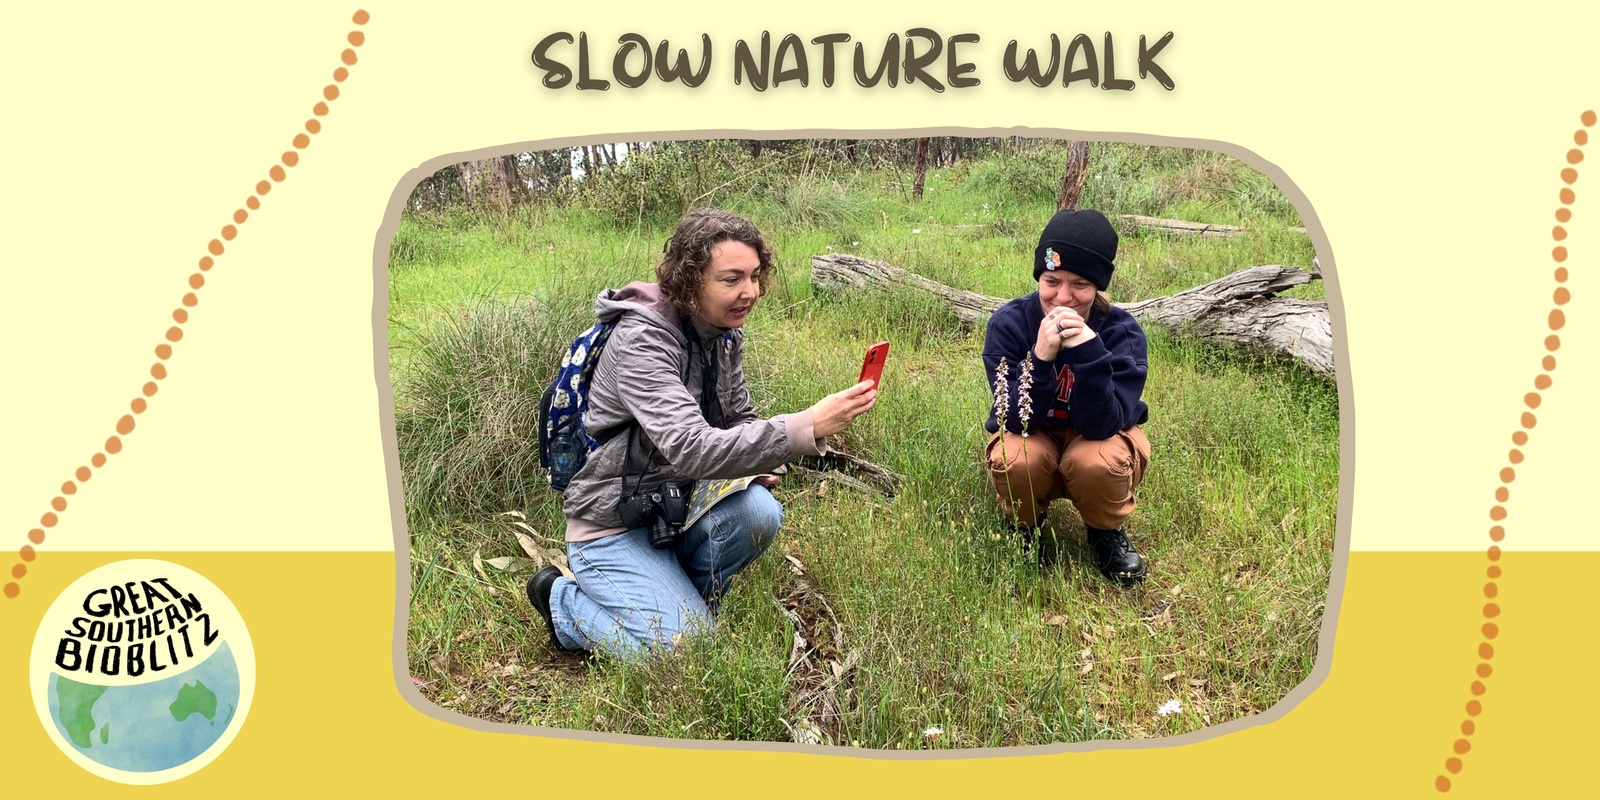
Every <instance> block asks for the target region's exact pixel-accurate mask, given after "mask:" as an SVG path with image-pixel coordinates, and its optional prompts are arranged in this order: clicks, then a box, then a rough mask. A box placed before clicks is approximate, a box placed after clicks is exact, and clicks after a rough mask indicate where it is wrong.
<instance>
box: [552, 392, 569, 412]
mask: <svg viewBox="0 0 1600 800" xmlns="http://www.w3.org/2000/svg"><path fill="white" fill-rule="evenodd" d="M551 402H553V403H554V404H555V407H556V408H566V407H567V406H570V405H572V396H571V395H569V394H567V392H566V390H565V389H557V390H556V395H555V397H554V398H552V399H551Z"/></svg>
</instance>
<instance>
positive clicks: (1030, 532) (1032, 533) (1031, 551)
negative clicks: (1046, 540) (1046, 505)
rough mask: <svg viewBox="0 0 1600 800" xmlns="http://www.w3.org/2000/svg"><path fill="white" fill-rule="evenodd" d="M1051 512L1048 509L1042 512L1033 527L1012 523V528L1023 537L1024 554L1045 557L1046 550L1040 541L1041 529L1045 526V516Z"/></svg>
mask: <svg viewBox="0 0 1600 800" xmlns="http://www.w3.org/2000/svg"><path fill="white" fill-rule="evenodd" d="M1049 514H1050V511H1049V510H1048V509H1046V510H1045V513H1043V514H1040V515H1039V518H1038V519H1036V520H1034V521H1033V527H1031V528H1030V527H1026V526H1023V525H1018V524H1016V523H1012V525H1011V529H1012V530H1014V531H1016V532H1017V535H1018V536H1020V537H1022V554H1023V555H1025V556H1027V555H1032V556H1033V557H1035V558H1042V557H1043V554H1044V551H1043V548H1042V547H1040V544H1041V543H1040V541H1039V531H1040V530H1042V529H1043V528H1044V518H1045V517H1047V516H1049Z"/></svg>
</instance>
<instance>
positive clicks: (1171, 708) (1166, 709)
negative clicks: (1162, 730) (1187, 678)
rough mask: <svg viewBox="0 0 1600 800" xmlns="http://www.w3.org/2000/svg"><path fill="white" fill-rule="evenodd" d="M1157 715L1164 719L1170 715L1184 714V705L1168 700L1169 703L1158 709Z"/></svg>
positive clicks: (1174, 700)
mask: <svg viewBox="0 0 1600 800" xmlns="http://www.w3.org/2000/svg"><path fill="white" fill-rule="evenodd" d="M1156 713H1157V714H1160V715H1161V716H1163V717H1165V716H1168V715H1170V714H1182V713H1183V704H1182V703H1180V702H1178V701H1177V700H1176V699H1173V700H1168V701H1167V702H1165V703H1162V704H1161V707H1160V708H1158V709H1156Z"/></svg>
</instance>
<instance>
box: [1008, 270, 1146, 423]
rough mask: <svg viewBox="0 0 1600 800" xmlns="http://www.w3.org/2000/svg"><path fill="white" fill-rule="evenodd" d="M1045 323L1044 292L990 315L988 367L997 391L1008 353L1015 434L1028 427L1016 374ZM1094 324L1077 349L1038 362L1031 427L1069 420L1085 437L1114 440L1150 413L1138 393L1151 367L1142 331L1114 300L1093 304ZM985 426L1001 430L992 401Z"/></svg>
mask: <svg viewBox="0 0 1600 800" xmlns="http://www.w3.org/2000/svg"><path fill="white" fill-rule="evenodd" d="M1043 322H1044V309H1043V308H1042V307H1041V306H1040V305H1039V293H1038V292H1034V293H1032V294H1030V295H1028V296H1026V297H1019V298H1017V299H1015V300H1012V301H1010V302H1008V303H1006V304H1005V305H1003V306H1001V307H1000V309H999V310H998V311H996V312H994V315H993V316H991V317H989V328H988V332H987V333H986V334H985V336H984V340H983V366H984V371H985V373H987V375H988V378H989V390H990V392H991V393H993V391H994V387H995V372H996V370H997V369H998V368H999V366H1000V359H1001V357H1004V358H1005V361H1006V371H1005V379H1006V404H1007V411H1006V430H1009V431H1011V432H1012V433H1021V432H1022V418H1021V414H1020V413H1019V409H1020V408H1021V407H1020V406H1019V405H1018V397H1017V386H1018V378H1020V377H1021V375H1022V365H1023V359H1024V357H1025V356H1027V355H1028V354H1029V353H1031V352H1032V350H1033V342H1034V337H1035V336H1037V335H1038V333H1039V325H1040V324H1041V323H1043ZM1089 328H1090V329H1091V330H1093V331H1094V332H1095V334H1096V336H1095V338H1093V339H1090V340H1089V341H1087V342H1084V343H1083V344H1080V345H1078V346H1077V347H1063V348H1061V352H1060V353H1059V354H1058V355H1057V356H1056V359H1055V361H1044V362H1041V361H1039V360H1038V359H1034V360H1033V387H1032V389H1031V390H1030V391H1029V393H1028V394H1029V399H1030V400H1031V402H1032V409H1031V413H1030V416H1029V419H1028V430H1030V431H1037V430H1042V429H1047V428H1065V427H1068V426H1071V427H1073V428H1076V429H1077V431H1078V433H1080V434H1082V435H1083V437H1084V438H1086V439H1109V438H1111V437H1112V436H1115V435H1116V434H1117V432H1118V431H1121V430H1125V429H1127V428H1130V427H1132V426H1134V425H1142V424H1144V423H1145V422H1146V421H1148V420H1149V419H1150V407H1149V406H1147V405H1145V403H1144V401H1143V400H1141V399H1140V395H1142V394H1143V393H1144V381H1145V376H1146V374H1147V373H1148V372H1149V364H1148V355H1147V353H1146V347H1145V340H1144V329H1143V328H1141V327H1139V323H1138V321H1137V320H1135V319H1134V318H1133V316H1132V315H1130V314H1129V313H1128V312H1126V311H1123V310H1122V309H1120V308H1117V307H1116V306H1112V307H1111V312H1110V313H1109V314H1106V313H1102V312H1100V311H1099V310H1091V311H1090V312H1089ZM983 427H984V429H985V430H988V431H989V432H990V433H994V432H996V431H998V430H1000V425H999V423H998V422H997V421H996V419H995V408H994V406H993V405H991V406H990V408H989V419H988V421H986V422H985V423H984V424H983Z"/></svg>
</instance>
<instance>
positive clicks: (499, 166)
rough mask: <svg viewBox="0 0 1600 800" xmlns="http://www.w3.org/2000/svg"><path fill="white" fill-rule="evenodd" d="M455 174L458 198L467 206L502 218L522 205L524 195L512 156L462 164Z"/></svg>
mask: <svg viewBox="0 0 1600 800" xmlns="http://www.w3.org/2000/svg"><path fill="white" fill-rule="evenodd" d="M456 170H457V174H458V175H459V176H460V181H461V195H462V197H464V198H465V199H466V201H467V205H469V206H487V207H489V208H493V209H495V210H496V211H498V212H500V213H502V214H504V213H507V212H509V211H510V210H511V207H512V206H514V205H516V204H518V203H521V202H522V201H523V199H524V195H525V194H526V191H525V189H524V187H523V185H522V176H521V175H520V174H519V173H518V172H517V157H516V156H514V155H508V156H496V157H494V158H486V159H484V160H482V161H467V162H463V163H461V164H459V165H457V167H456Z"/></svg>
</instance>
